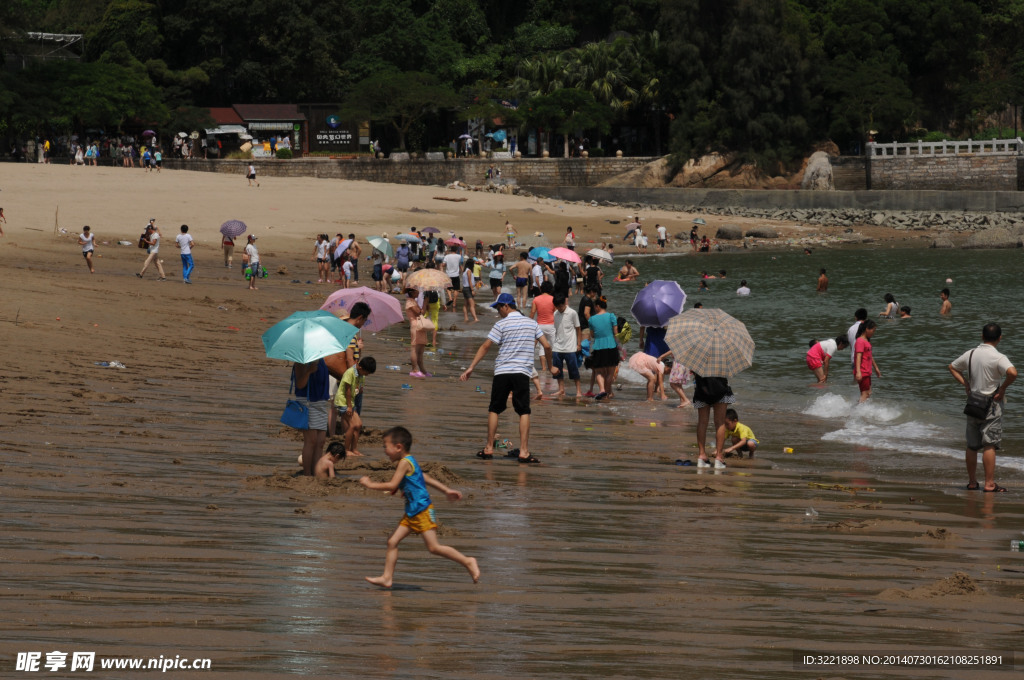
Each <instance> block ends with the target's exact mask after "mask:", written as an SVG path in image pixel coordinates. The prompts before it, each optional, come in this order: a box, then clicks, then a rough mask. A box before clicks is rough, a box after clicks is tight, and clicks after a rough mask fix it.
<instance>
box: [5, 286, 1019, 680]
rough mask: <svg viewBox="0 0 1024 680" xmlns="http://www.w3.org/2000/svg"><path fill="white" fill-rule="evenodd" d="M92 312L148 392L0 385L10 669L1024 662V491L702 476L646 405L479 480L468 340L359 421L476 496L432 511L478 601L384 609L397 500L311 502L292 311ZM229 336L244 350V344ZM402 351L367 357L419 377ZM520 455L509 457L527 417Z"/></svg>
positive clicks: (760, 671)
mask: <svg viewBox="0 0 1024 680" xmlns="http://www.w3.org/2000/svg"><path fill="white" fill-rule="evenodd" d="M261 292H262V291H261ZM80 295H81V296H85V297H87V298H88V297H94V298H104V299H106V298H109V297H112V298H114V299H115V300H117V302H118V304H119V306H120V312H119V314H121V315H122V316H123V319H124V320H123V323H122V324H121V325H120V326H119V328H118V329H117V331H116V333H115V332H114V331H108V333H110V335H107V336H102V335H98V336H95V337H91V338H90V339H89V343H90V344H93V345H98V346H103V344H104V343H114V342H118V343H122V344H120V345H118V346H119V347H120V348H121V351H120V352H119V355H120V356H119V358H120V360H122V361H123V362H124V363H125V364H126V365H127V366H128V367H129V368H128V369H125V370H116V371H115V370H102V369H99V368H96V367H94V366H93V364H92V356H91V355H90V354H82V353H74V352H71V353H67V355H66V358H65V359H64V362H63V363H57V364H54V365H44V367H43V368H41V369H40V368H37V367H35V366H33V365H31V364H30V363H26V364H25V365H16V366H12V367H10V368H9V370H8V371H7V373H6V374H5V375H4V376H2V383H0V385H2V387H3V390H4V399H3V403H2V405H0V418H2V420H0V424H2V427H0V445H2V448H3V451H4V453H3V459H2V465H0V467H2V471H0V483H2V488H3V498H4V509H5V512H4V516H3V518H2V519H0V526H2V528H3V532H2V536H3V541H2V549H3V552H2V557H3V560H4V598H3V600H2V602H3V604H2V605H0V608H2V614H3V620H4V621H5V636H4V638H5V639H4V641H3V643H0V647H2V654H3V657H4V659H5V660H4V661H3V663H8V661H7V660H9V659H13V657H14V655H15V654H16V652H18V651H30V650H37V651H51V650H53V649H63V650H65V651H74V650H82V651H88V650H95V651H96V652H97V653H98V654H100V655H101V656H115V655H116V656H129V655H137V656H146V657H150V656H152V657H156V656H159V655H161V654H163V655H165V656H167V655H171V656H173V655H174V654H180V655H182V656H190V657H209V658H211V659H212V660H213V670H212V673H211V674H212V675H215V676H220V675H223V676H226V675H229V674H231V675H237V676H242V675H244V676H246V677H279V676H282V675H291V674H297V675H310V676H318V677H355V676H358V677H394V676H395V675H400V676H403V677H430V676H438V675H442V674H444V675H447V676H450V677H455V678H481V677H500V676H505V677H541V676H545V677H582V676H597V677H615V676H618V677H680V676H681V675H689V674H697V675H702V676H706V677H715V678H746V677H751V674H752V671H751V669H757V670H756V673H755V674H756V675H757V676H758V677H776V678H790V677H792V676H793V665H792V663H793V662H792V653H793V650H797V649H799V650H816V651H833V652H841V651H844V650H845V651H861V652H880V651H885V650H903V651H907V652H911V651H916V652H923V651H927V650H932V651H935V650H943V651H949V650H954V649H990V650H991V649H1000V648H1002V649H1012V648H1013V647H1014V646H1015V645H1016V643H1017V642H1018V638H1019V631H1020V615H1021V595H1022V593H1024V586H1022V585H1021V583H1022V582H1021V580H1020V579H1019V578H1018V577H1017V576H1018V574H1017V573H1016V572H1009V571H1005V570H1000V569H999V565H1002V566H1006V565H1010V564H1016V565H1017V566H1019V560H1018V559H1015V554H1011V553H1008V552H1007V549H1006V541H1005V540H1004V539H1005V537H1006V536H1007V535H1008V532H1010V531H1011V530H1013V531H1016V530H1019V529H1020V526H1021V524H1022V513H1021V510H1020V505H1019V503H1017V502H1015V501H1013V500H1012V499H1013V496H1012V495H1011V494H1004V496H1006V497H1007V498H998V499H997V498H994V496H995V495H994V494H981V493H973V494H972V493H967V492H965V491H962V490H959V489H953V488H946V487H936V486H935V484H934V483H933V482H930V481H929V482H917V481H915V480H904V481H892V480H887V479H879V478H878V477H877V475H875V474H874V473H873V471H872V468H871V467H870V466H867V465H864V464H863V463H861V462H856V461H850V460H845V459H844V460H842V461H836V460H833V459H831V458H830V457H829V456H830V453H829V450H828V448H827V446H828V444H827V443H824V444H823V443H821V442H818V446H817V448H814V447H813V445H812V444H811V443H804V444H802V445H801V448H800V453H801V455H802V456H803V457H801V458H799V460H800V461H802V465H797V464H796V463H795V461H796V460H797V458H793V457H791V458H783V457H781V454H780V459H779V460H774V459H773V456H772V455H771V454H768V453H765V454H764V455H763V456H762V455H761V454H760V453H759V456H758V457H757V458H755V459H753V460H742V461H740V460H733V459H730V462H729V469H728V470H726V471H724V472H723V471H703V470H697V469H695V468H693V467H683V466H679V465H675V464H674V463H675V461H676V460H677V459H691V460H692V459H693V458H694V457H695V450H694V449H693V447H692V446H691V443H692V442H693V427H694V422H695V419H694V417H693V414H692V412H691V411H689V410H688V409H675V408H672V407H671V402H670V403H669V404H666V405H665V406H664V408H659V407H658V405H657V404H656V405H655V406H654V407H653V408H652V407H651V405H649V404H644V403H642V402H639V401H636V400H638V399H640V398H641V393H640V388H639V387H637V388H631V387H629V386H626V388H625V389H624V390H623V392H622V394H621V395H620V397H619V398H617V402H616V403H615V404H612V405H600V406H598V405H595V404H593V403H589V402H584V403H580V404H577V403H575V402H574V401H572V400H565V401H557V402H556V401H548V402H546V403H544V404H543V405H541V406H537V407H536V408H535V410H534V418H533V423H532V426H533V429H532V435H531V444H532V446H533V449H534V450H535V451H536V453H537V456H538V457H539V458H541V460H542V461H543V464H542V465H540V466H536V467H530V468H526V467H524V466H522V465H519V464H517V463H516V462H515V461H512V460H508V459H504V458H501V457H495V459H494V460H493V461H488V462H483V461H479V460H477V459H475V458H474V456H473V453H474V452H475V451H476V450H477V449H478V448H479V441H480V438H481V436H482V433H483V431H484V419H485V410H486V404H487V397H486V396H485V395H480V394H478V393H476V392H475V391H474V386H473V385H472V384H469V385H462V384H460V383H458V382H456V381H455V376H457V375H458V372H459V369H460V366H461V365H464V363H460V362H465V360H466V357H467V356H468V354H467V353H468V352H469V351H470V350H471V348H472V346H475V344H476V343H477V342H478V340H477V339H476V338H465V339H464V338H462V337H461V336H459V335H457V334H449V335H448V336H446V337H444V339H443V341H442V342H443V344H444V346H445V347H446V348H447V347H451V348H452V349H454V350H455V351H456V353H455V354H454V355H444V357H443V358H440V357H435V358H434V361H435V363H436V365H437V373H438V375H439V377H438V378H436V379H432V380H429V381H418V382H416V383H415V385H414V389H413V390H402V389H401V388H400V385H401V383H402V382H404V381H406V380H408V378H407V377H404V373H400V372H393V373H392V372H387V371H382V372H380V373H378V374H377V375H375V376H373V378H372V380H369V381H367V397H366V407H365V410H364V417H365V420H366V422H367V424H368V425H369V426H371V427H372V428H374V429H375V430H376V431H377V432H379V431H380V429H382V428H384V427H387V426H389V425H391V424H394V423H396V422H403V423H405V424H406V425H407V426H409V427H410V429H411V430H412V432H413V434H414V438H415V442H414V447H413V452H414V453H415V455H416V456H417V458H418V460H420V461H421V462H422V463H423V464H424V467H425V469H428V470H430V471H431V474H435V475H441V474H447V475H450V477H449V478H448V481H446V483H451V484H453V485H456V486H457V487H458V488H459V489H460V490H462V491H463V492H464V493H465V494H466V497H465V499H464V500H463V501H461V502H459V503H448V502H446V501H444V500H443V499H435V506H436V508H437V513H438V516H439V519H440V520H441V529H440V531H439V534H440V535H442V536H445V535H447V536H453V537H456V538H455V540H453V541H452V543H453V544H455V545H457V547H458V548H459V549H460V550H461V551H464V552H465V554H467V555H473V556H475V557H477V559H479V561H480V564H481V567H482V569H483V579H482V581H481V583H479V584H477V585H473V584H471V583H469V582H468V579H465V578H464V574H462V573H461V572H458V571H457V570H453V569H452V568H451V564H450V563H448V562H447V561H445V560H438V559H436V558H432V557H431V556H430V555H429V553H427V552H426V550H425V549H424V548H423V547H422V545H421V544H420V543H418V542H408V544H407V547H405V549H404V550H403V552H402V554H401V559H400V567H399V571H398V577H399V579H400V581H399V582H397V583H396V587H395V588H394V590H392V591H390V592H381V591H379V590H378V589H375V588H373V587H371V586H368V585H367V584H365V583H364V581H363V576H365V575H367V574H375V573H377V572H378V570H379V568H380V561H381V556H382V552H383V548H384V544H385V541H386V540H387V536H388V535H389V534H390V532H391V531H392V530H393V528H394V525H395V522H396V521H397V520H398V519H399V515H400V513H401V510H400V508H399V507H398V506H397V504H396V503H395V501H394V499H393V498H389V497H385V496H384V495H382V494H379V493H373V492H368V491H367V490H365V489H363V488H362V487H360V486H359V485H358V484H356V483H355V481H354V480H355V479H357V478H358V477H359V476H360V475H362V474H371V475H374V474H378V475H383V476H387V471H388V470H389V469H390V468H389V467H388V463H387V462H386V461H385V460H384V459H383V455H382V454H381V452H380V450H379V446H380V445H379V442H377V443H374V442H375V441H376V440H375V439H374V438H373V435H372V434H371V435H370V436H369V437H367V438H366V439H365V440H364V442H366V445H365V446H364V448H363V450H364V452H365V453H367V456H366V457H365V458H364V459H359V460H355V459H353V460H349V461H347V462H346V464H345V466H343V467H344V468H345V469H343V470H342V471H341V473H340V474H341V477H340V478H339V479H338V480H334V481H330V482H325V481H316V480H310V479H301V478H296V477H294V473H295V472H296V466H295V456H296V454H297V453H298V441H297V440H296V438H295V437H294V436H293V434H292V433H290V432H288V431H287V430H284V431H282V428H281V426H280V425H279V423H278V422H277V417H278V414H279V413H280V410H281V407H282V405H283V400H284V398H285V392H286V389H287V375H288V369H287V366H285V365H283V364H276V363H273V362H268V361H265V360H263V359H261V358H260V349H259V347H258V341H254V340H253V338H257V337H258V332H259V330H260V329H261V327H262V326H263V325H265V322H264V321H262V319H264V318H267V317H271V316H274V315H275V314H278V315H279V314H280V313H281V312H282V310H284V309H287V308H289V307H290V306H294V305H295V304H296V303H295V301H294V300H292V299H290V298H286V297H285V293H281V294H280V295H281V297H274V293H273V292H271V291H268V294H267V296H266V297H265V298H262V299H261V301H260V302H252V303H250V309H249V310H248V311H246V312H245V313H238V314H235V313H234V312H231V313H230V315H227V313H224V312H220V311H218V310H217V306H218V305H217V304H216V303H215V302H209V303H207V302H204V301H203V300H202V299H201V298H200V299H197V300H189V301H184V302H180V301H179V302H174V301H171V302H168V303H167V304H168V305H170V306H171V309H173V310H174V311H175V312H176V313H180V314H184V313H186V312H187V311H188V310H189V309H192V310H195V311H196V314H195V316H194V319H195V320H194V321H193V322H191V323H190V325H189V326H188V331H187V334H186V335H187V336H188V337H187V342H185V341H184V340H182V342H181V343H179V344H181V346H180V347H179V346H175V343H178V340H175V339H168V337H167V335H166V334H169V333H178V334H183V333H184V332H183V331H172V330H171V329H170V328H166V329H163V330H156V331H154V330H153V329H151V328H150V326H149V321H148V320H149V319H150V316H149V312H148V311H147V310H146V306H147V304H148V303H147V302H146V301H140V300H137V299H134V298H132V297H130V296H128V295H124V294H122V293H119V292H118V291H117V290H110V289H101V288H97V289H96V290H91V291H90V290H85V291H82V292H81V293H80ZM221 315H223V316H221ZM227 324H231V325H232V326H234V327H237V328H240V329H242V333H243V334H244V336H242V335H235V334H232V336H231V337H232V341H230V342H228V341H226V340H224V337H223V336H224V333H225V331H224V326H225V325H227ZM59 333H67V334H68V335H69V336H70V337H69V342H71V341H72V339H73V341H74V342H77V341H78V339H79V338H78V336H79V335H81V331H80V330H76V329H74V328H72V329H70V330H66V329H63V330H62V329H61V328H59V327H56V326H55V327H54V328H52V329H45V330H44V329H32V328H28V329H26V328H19V330H18V331H17V332H12V333H9V334H8V337H7V338H6V341H5V342H6V346H7V351H8V352H10V353H11V356H32V354H33V351H34V349H33V348H34V347H35V346H36V345H37V343H38V342H40V338H42V337H44V335H45V334H59ZM115 335H116V337H115ZM403 336H404V331H403V330H402V329H400V328H399V329H395V330H394V332H393V333H392V332H387V333H383V334H380V335H377V336H369V337H367V338H366V343H367V345H368V347H370V348H372V349H371V350H370V351H371V352H372V353H373V354H374V355H375V356H376V357H377V359H378V362H379V363H385V364H387V363H400V362H401V361H403V360H404V354H405V350H404V349H403V346H402V344H401V342H400V338H402V337H403ZM154 347H158V348H160V349H159V350H154ZM195 347H202V348H203V351H202V352H195V351H193V349H194V348H195ZM155 351H157V352H160V353H159V354H154V352H155ZM482 370H485V371H486V367H484V368H483V369H482ZM254 387H255V388H254ZM546 387H547V388H548V389H550V385H546ZM74 392H77V393H79V394H80V395H81V396H75V397H72V398H71V399H70V400H69V399H68V397H67V395H68V394H71V393H74ZM651 422H654V423H656V426H655V427H650V423H651ZM776 427H781V425H776ZM588 428H589V429H588ZM500 431H501V432H503V433H504V436H505V437H508V438H512V439H515V436H514V434H515V423H514V422H513V421H512V418H511V416H508V417H507V418H503V419H502V421H501V425H500ZM428 465H432V466H436V467H433V468H428V467H427V466H428ZM698 473H704V474H698ZM809 507H813V508H814V509H815V512H816V513H817V515H816V516H814V517H813V518H812V517H809V516H808V513H807V509H808V508H809ZM959 571H962V572H964V576H959V575H956V572H959ZM681 669H683V670H681ZM687 669H692V671H693V672H692V673H691V670H687ZM697 669H700V670H697ZM839 675H841V673H839ZM906 675H907V676H908V677H956V675H955V674H953V673H947V672H945V671H937V670H935V669H931V670H927V671H925V670H908V671H906ZM960 677H963V676H962V675H961V676H960Z"/></svg>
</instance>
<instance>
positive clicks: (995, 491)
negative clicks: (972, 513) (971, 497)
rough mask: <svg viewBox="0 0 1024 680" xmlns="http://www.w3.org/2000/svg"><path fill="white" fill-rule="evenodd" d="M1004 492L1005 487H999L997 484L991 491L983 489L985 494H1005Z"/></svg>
mask: <svg viewBox="0 0 1024 680" xmlns="http://www.w3.org/2000/svg"><path fill="white" fill-rule="evenodd" d="M1005 492H1006V487H1005V486H999V485H998V484H996V485H995V486H994V487H993V488H991V489H985V493H1005Z"/></svg>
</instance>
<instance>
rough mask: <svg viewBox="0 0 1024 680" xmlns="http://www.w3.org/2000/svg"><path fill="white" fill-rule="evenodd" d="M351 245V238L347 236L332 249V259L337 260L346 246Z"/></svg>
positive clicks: (343, 252) (346, 248)
mask: <svg viewBox="0 0 1024 680" xmlns="http://www.w3.org/2000/svg"><path fill="white" fill-rule="evenodd" d="M350 245H352V239H350V238H347V239H345V240H344V241H342V242H341V243H339V244H338V247H337V248H335V249H334V259H335V260H337V259H338V258H339V257H341V256H342V255H344V254H345V251H346V250H348V247H349V246H350Z"/></svg>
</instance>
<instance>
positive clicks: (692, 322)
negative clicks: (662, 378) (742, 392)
mask: <svg viewBox="0 0 1024 680" xmlns="http://www.w3.org/2000/svg"><path fill="white" fill-rule="evenodd" d="M665 343H666V344H667V345H668V348H669V349H670V350H672V354H673V355H674V356H675V360H676V361H678V362H680V363H682V364H683V365H684V366H686V367H687V368H689V369H690V370H691V371H693V372H694V373H696V374H697V375H700V376H703V377H705V378H708V377H712V376H714V377H721V378H730V377H732V376H734V375H736V374H737V373H739V372H740V371H742V370H743V369H745V368H748V367H749V366H750V365H751V364H752V363H753V361H754V341H753V339H751V337H750V333H748V332H747V327H746V326H744V325H743V323H742V322H741V321H739V320H737V319H734V318H733V317H731V316H729V315H728V314H726V313H725V312H723V311H722V310H721V309H705V308H701V309H691V310H688V311H685V312H683V313H682V314H680V315H678V316H676V317H674V318H672V319H671V320H670V321H669V322H668V324H667V325H666V332H665Z"/></svg>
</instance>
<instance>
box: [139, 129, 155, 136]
mask: <svg viewBox="0 0 1024 680" xmlns="http://www.w3.org/2000/svg"><path fill="white" fill-rule="evenodd" d="M142 136H143V137H155V136H156V133H155V132H153V131H152V130H143V131H142Z"/></svg>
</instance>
